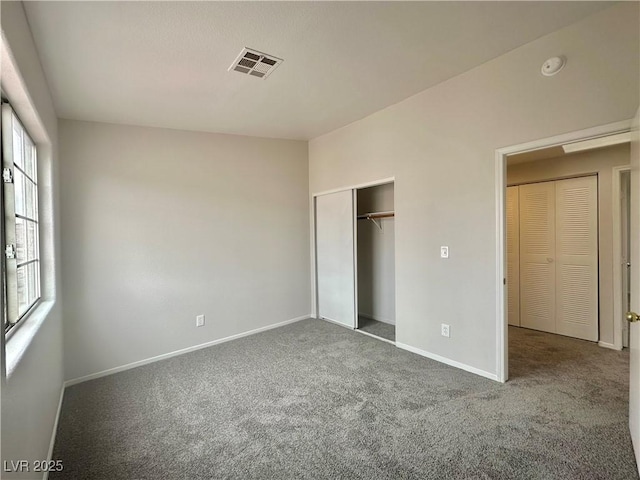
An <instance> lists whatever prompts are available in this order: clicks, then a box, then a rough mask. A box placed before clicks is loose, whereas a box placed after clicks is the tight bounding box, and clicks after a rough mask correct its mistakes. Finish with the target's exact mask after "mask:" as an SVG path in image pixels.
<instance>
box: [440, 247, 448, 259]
mask: <svg viewBox="0 0 640 480" xmlns="http://www.w3.org/2000/svg"><path fill="white" fill-rule="evenodd" d="M440 258H449V247H445V246H442V247H440Z"/></svg>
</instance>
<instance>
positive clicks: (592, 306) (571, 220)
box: [507, 176, 598, 341]
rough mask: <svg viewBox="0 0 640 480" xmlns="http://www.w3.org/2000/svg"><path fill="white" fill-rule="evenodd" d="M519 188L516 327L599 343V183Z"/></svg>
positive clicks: (559, 182)
mask: <svg viewBox="0 0 640 480" xmlns="http://www.w3.org/2000/svg"><path fill="white" fill-rule="evenodd" d="M518 188H519V195H518V203H519V205H518V207H519V208H518V210H519V231H520V235H519V237H520V238H519V269H520V272H519V273H520V275H519V293H520V295H519V303H520V310H519V321H520V325H521V326H523V327H527V328H533V329H536V330H543V331H546V332H552V333H559V334H562V335H568V336H571V337H576V338H582V339H585V340H591V341H597V340H598V181H597V177H595V176H590V177H581V178H570V179H566V180H557V181H553V182H543V183H535V184H529V185H520V186H519V187H518ZM507 228H508V226H507ZM508 260H509V261H512V262H513V261H515V260H514V259H513V258H511V257H509V258H508ZM511 294H512V290H511V289H510V290H509V295H511ZM513 294H514V295H516V294H517V293H516V292H513ZM510 304H511V301H510ZM509 313H510V314H511V312H509ZM510 323H511V322H510ZM514 324H515V322H514Z"/></svg>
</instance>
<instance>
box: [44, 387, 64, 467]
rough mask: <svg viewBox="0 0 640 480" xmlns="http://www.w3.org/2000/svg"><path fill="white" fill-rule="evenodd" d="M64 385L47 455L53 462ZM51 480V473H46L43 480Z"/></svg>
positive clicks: (62, 389)
mask: <svg viewBox="0 0 640 480" xmlns="http://www.w3.org/2000/svg"><path fill="white" fill-rule="evenodd" d="M64 387H65V385H64V383H63V384H62V387H61V388H60V400H58V411H57V412H56V418H55V420H54V422H53V431H52V432H51V441H50V442H49V453H47V460H53V446H54V445H55V443H56V433H57V432H58V421H59V420H60V412H61V411H62V399H63V398H64ZM48 478H49V471H48V470H47V471H46V472H44V475H43V477H42V479H43V480H47V479H48Z"/></svg>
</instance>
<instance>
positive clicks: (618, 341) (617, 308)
mask: <svg viewBox="0 0 640 480" xmlns="http://www.w3.org/2000/svg"><path fill="white" fill-rule="evenodd" d="M630 171H631V166H630V165H622V166H618V167H613V169H612V175H611V178H612V181H613V185H612V189H611V191H612V195H613V201H612V202H611V204H612V206H613V298H614V301H613V328H614V330H613V345H611V347H609V344H604V345H601V346H603V347H609V348H613V349H615V350H622V328H623V327H624V325H625V322H624V320H623V318H622V316H623V315H624V313H625V312H623V311H622V305H621V304H620V298H621V297H622V263H621V261H622V248H621V244H622V232H621V231H620V225H621V223H622V222H621V220H622V212H621V208H620V193H621V191H622V188H621V180H622V173H623V172H630Z"/></svg>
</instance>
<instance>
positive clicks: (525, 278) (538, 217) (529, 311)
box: [519, 182, 556, 332]
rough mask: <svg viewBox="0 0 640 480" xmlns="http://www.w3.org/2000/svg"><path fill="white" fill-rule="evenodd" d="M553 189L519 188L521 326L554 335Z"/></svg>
mask: <svg viewBox="0 0 640 480" xmlns="http://www.w3.org/2000/svg"><path fill="white" fill-rule="evenodd" d="M555 198H556V189H555V184H554V182H545V183H534V184H530V185H520V195H519V201H520V325H521V326H523V327H527V328H533V329H536V330H543V331H545V332H555V331H556V325H555V324H556V320H555V317H556V306H555V297H556V269H555V265H554V257H555V252H556V235H555V230H556V221H555Z"/></svg>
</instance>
